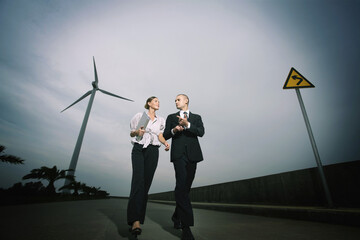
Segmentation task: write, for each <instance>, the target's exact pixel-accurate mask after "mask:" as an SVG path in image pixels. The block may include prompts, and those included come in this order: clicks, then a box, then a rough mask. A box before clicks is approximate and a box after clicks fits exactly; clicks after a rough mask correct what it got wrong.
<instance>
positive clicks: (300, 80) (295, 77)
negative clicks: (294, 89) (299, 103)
mask: <svg viewBox="0 0 360 240" xmlns="http://www.w3.org/2000/svg"><path fill="white" fill-rule="evenodd" d="M292 79H294V80H296V79H299V82H298V83H297V84H296V85H300V83H301V82H302V81H303V79H302V78H299V77H298V76H296V75H295V76H292Z"/></svg>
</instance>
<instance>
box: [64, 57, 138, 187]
mask: <svg viewBox="0 0 360 240" xmlns="http://www.w3.org/2000/svg"><path fill="white" fill-rule="evenodd" d="M93 62H94V74H95V81H93V82H92V87H93V89H92V90H90V91H88V92H87V93H85V94H84V95H83V96H82V97H80V98H79V99H78V100H76V101H75V102H74V103H73V104H71V105H70V106H68V107H67V108H65V109H64V110H62V111H61V112H64V111H65V110H66V109H68V108H70V107H72V106H73V105H75V104H76V103H78V102H80V101H81V100H83V99H84V98H86V97H87V96H89V95H90V94H91V96H90V100H89V103H88V106H87V109H86V112H85V116H84V120H83V122H82V125H81V128H80V133H79V136H78V139H77V141H76V145H75V149H74V153H73V155H72V158H71V162H70V166H69V171H68V173H67V175H68V176H74V173H75V169H76V164H77V162H78V158H79V154H80V149H81V145H82V141H83V139H84V134H85V129H86V125H87V122H88V119H89V115H90V111H91V107H92V104H93V101H94V97H95V93H96V91H97V90H99V91H100V92H102V93H105V94H107V95H110V96H112V97H117V98H121V99H123V100H127V101H132V102H133V100H131V99H128V98H124V97H120V96H118V95H115V94H113V93H110V92H107V91H105V90H102V89H100V88H99V87H98V76H97V71H96V65H95V58H94V57H93ZM70 183H71V181H70V180H69V179H65V184H64V186H66V185H68V184H70ZM64 192H65V193H69V190H67V189H64Z"/></svg>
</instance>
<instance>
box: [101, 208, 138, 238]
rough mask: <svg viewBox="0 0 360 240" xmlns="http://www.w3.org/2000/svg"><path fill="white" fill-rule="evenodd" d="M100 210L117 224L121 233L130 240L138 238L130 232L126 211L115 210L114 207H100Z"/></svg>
mask: <svg viewBox="0 0 360 240" xmlns="http://www.w3.org/2000/svg"><path fill="white" fill-rule="evenodd" d="M99 211H100V212H101V213H102V214H104V215H105V216H107V217H108V218H109V219H110V220H111V221H112V222H113V223H114V224H115V226H116V228H117V231H118V233H119V235H120V236H121V237H123V238H127V239H129V240H134V239H136V238H135V237H134V236H132V235H131V233H130V232H129V226H128V225H127V220H126V212H125V211H124V210H118V211H114V209H99Z"/></svg>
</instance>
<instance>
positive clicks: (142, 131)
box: [136, 127, 145, 137]
mask: <svg viewBox="0 0 360 240" xmlns="http://www.w3.org/2000/svg"><path fill="white" fill-rule="evenodd" d="M144 133H145V129H144V127H141V128H139V129H138V130H137V131H136V135H137V136H139V137H142V136H143V135H144Z"/></svg>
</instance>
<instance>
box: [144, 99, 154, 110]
mask: <svg viewBox="0 0 360 240" xmlns="http://www.w3.org/2000/svg"><path fill="white" fill-rule="evenodd" d="M155 98H157V97H155V96H152V97H149V98H148V99H147V100H146V103H145V106H144V107H145V108H146V109H149V102H151V101H152V100H153V99H155Z"/></svg>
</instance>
